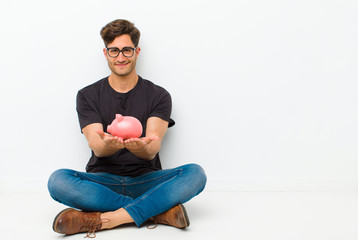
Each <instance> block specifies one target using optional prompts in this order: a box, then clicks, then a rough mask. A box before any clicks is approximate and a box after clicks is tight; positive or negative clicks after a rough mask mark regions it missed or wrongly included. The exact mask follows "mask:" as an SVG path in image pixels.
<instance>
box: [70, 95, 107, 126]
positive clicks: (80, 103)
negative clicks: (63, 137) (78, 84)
mask: <svg viewBox="0 0 358 240" xmlns="http://www.w3.org/2000/svg"><path fill="white" fill-rule="evenodd" d="M76 110H77V114H78V120H79V123H80V127H81V131H82V129H83V128H84V127H86V126H87V125H89V124H92V123H102V119H101V115H100V113H99V112H98V110H97V106H96V105H95V103H94V101H93V100H91V99H89V98H86V96H85V94H84V93H83V92H81V91H79V92H78V93H77V101H76Z"/></svg>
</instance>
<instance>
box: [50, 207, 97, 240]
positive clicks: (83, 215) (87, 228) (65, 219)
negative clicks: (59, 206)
mask: <svg viewBox="0 0 358 240" xmlns="http://www.w3.org/2000/svg"><path fill="white" fill-rule="evenodd" d="M101 227H102V221H101V213H100V212H82V211H78V210H75V209H73V208H67V209H65V210H63V211H62V212H60V213H59V214H58V215H57V216H56V217H55V220H54V221H53V225H52V228H53V230H54V231H55V232H58V233H64V234H68V235H69V234H75V233H82V232H87V237H96V234H95V231H98V230H100V229H101Z"/></svg>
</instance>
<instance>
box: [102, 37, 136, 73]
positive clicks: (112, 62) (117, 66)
mask: <svg viewBox="0 0 358 240" xmlns="http://www.w3.org/2000/svg"><path fill="white" fill-rule="evenodd" d="M113 47H115V48H118V49H120V50H122V49H123V48H124V47H132V48H134V44H133V42H132V40H131V38H130V36H129V35H128V34H124V35H121V36H118V37H116V38H115V39H114V41H113V42H111V43H110V44H108V46H107V48H113ZM139 51H140V48H137V49H136V50H134V54H133V56H132V57H125V56H124V55H123V53H122V52H120V53H119V55H118V56H117V57H110V56H109V55H108V53H107V49H106V48H104V49H103V53H104V55H105V56H106V58H107V62H108V66H109V68H110V69H111V71H112V73H113V74H115V75H117V76H126V75H129V74H130V73H132V72H133V71H134V69H135V66H136V62H137V57H138V54H139Z"/></svg>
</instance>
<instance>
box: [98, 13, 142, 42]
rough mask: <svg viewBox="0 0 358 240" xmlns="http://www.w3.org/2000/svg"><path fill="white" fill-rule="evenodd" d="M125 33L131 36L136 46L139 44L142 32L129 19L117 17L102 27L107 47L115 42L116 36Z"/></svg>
mask: <svg viewBox="0 0 358 240" xmlns="http://www.w3.org/2000/svg"><path fill="white" fill-rule="evenodd" d="M123 34H128V35H129V36H130V37H131V40H132V42H133V44H134V47H137V46H138V43H139V38H140V32H139V30H138V29H137V28H136V27H135V26H134V24H133V23H131V22H130V21H128V20H124V19H117V20H114V21H112V22H110V23H108V24H107V25H106V26H104V27H103V28H102V29H101V37H102V39H103V41H104V45H106V47H107V45H108V44H110V43H111V42H113V41H114V39H115V38H116V37H118V36H120V35H123Z"/></svg>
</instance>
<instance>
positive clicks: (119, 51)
mask: <svg viewBox="0 0 358 240" xmlns="http://www.w3.org/2000/svg"><path fill="white" fill-rule="evenodd" d="M106 49H107V55H108V56H110V57H112V58H116V57H118V56H119V54H120V53H122V54H123V56H125V57H127V58H130V57H133V55H134V52H135V50H137V47H135V48H133V47H124V48H122V50H121V49H119V48H117V47H108V48H106ZM111 49H116V50H118V54H117V55H116V56H111V55H109V50H111ZM126 49H131V50H133V52H132V55H131V56H127V55H125V54H124V52H123V50H126Z"/></svg>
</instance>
